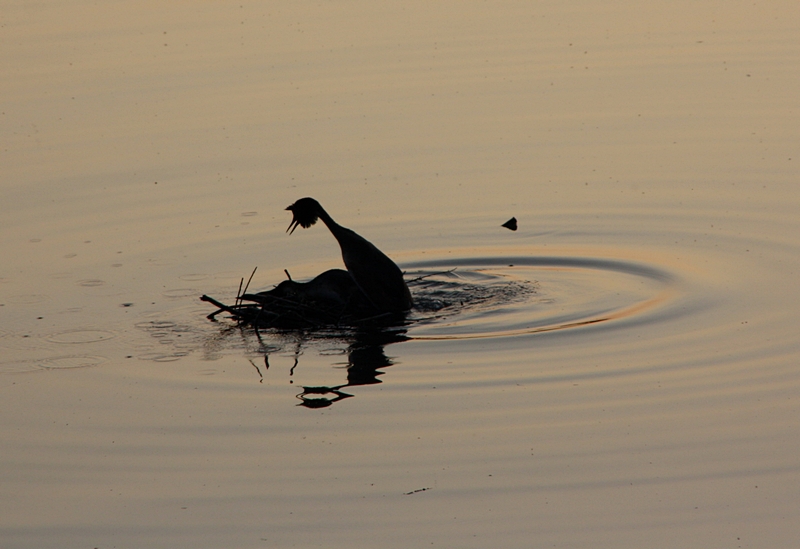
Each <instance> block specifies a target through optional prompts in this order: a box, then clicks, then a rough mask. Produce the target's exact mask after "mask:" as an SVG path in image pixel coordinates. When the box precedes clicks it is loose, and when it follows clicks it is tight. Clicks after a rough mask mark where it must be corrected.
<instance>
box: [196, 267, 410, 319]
mask: <svg viewBox="0 0 800 549" xmlns="http://www.w3.org/2000/svg"><path fill="white" fill-rule="evenodd" d="M255 272H256V269H253V273H252V274H251V275H250V278H249V279H248V281H247V283H246V284H245V283H244V279H242V280H241V281H240V283H239V290H238V291H237V292H236V299H235V300H234V302H233V304H232V305H227V304H225V303H222V302H220V301H218V300H216V299H214V298H212V297H209V296H207V295H203V296H201V297H200V299H201V300H202V301H206V302H208V303H211V304H212V305H214V306H216V307H217V310H216V311H214V312H213V313H211V314H209V315H208V316H207V318H208V319H210V320H216V317H217V315H219V314H221V313H227V314H228V315H229V317H230V318H231V319H232V320H234V321H235V322H237V323H240V324H248V325H251V326H253V327H255V328H276V329H286V330H313V329H319V328H324V327H342V328H347V327H356V328H357V327H374V326H392V325H394V326H396V325H398V324H403V322H404V315H403V314H402V313H382V312H379V311H377V310H376V309H375V307H374V306H373V305H372V303H370V301H369V300H368V299H367V297H366V296H365V295H364V294H363V292H362V291H361V290H360V289H359V288H358V286H356V284H355V282H354V281H353V279H352V277H351V276H350V274H349V273H348V272H347V271H343V270H340V269H332V270H330V271H325V272H324V273H322V274H321V275H319V276H317V277H316V278H314V279H313V280H310V281H308V282H296V281H294V280H292V278H291V276H289V273H288V272H287V271H284V272H286V276H287V278H288V280H284V281H283V282H281V283H280V284H278V285H277V286H276V287H275V288H273V289H272V290H267V291H264V292H258V293H254V294H250V293H247V290H248V287H249V286H250V282H251V281H252V279H253V275H254V274H255Z"/></svg>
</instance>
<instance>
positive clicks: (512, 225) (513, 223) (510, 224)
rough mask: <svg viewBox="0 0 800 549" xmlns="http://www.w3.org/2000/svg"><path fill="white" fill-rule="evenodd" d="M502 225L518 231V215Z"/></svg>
mask: <svg viewBox="0 0 800 549" xmlns="http://www.w3.org/2000/svg"><path fill="white" fill-rule="evenodd" d="M501 227H505V228H506V229H510V230H512V231H516V230H517V218H516V217H512V218H511V219H509V220H508V221H506V222H505V223H503V224H502V225H501Z"/></svg>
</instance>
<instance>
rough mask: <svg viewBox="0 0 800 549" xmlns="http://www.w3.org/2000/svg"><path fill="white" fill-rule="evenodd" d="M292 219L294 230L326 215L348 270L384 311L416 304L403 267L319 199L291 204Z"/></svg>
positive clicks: (289, 229)
mask: <svg viewBox="0 0 800 549" xmlns="http://www.w3.org/2000/svg"><path fill="white" fill-rule="evenodd" d="M286 209H287V210H289V211H291V212H292V215H293V218H292V222H291V223H290V224H289V228H288V229H286V230H287V232H289V234H291V233H293V232H294V230H295V229H296V228H297V226H298V225H300V226H301V227H303V228H305V229H307V228H308V227H310V226H311V225H313V224H314V223H316V222H317V219H322V222H323V223H325V225H326V226H327V227H328V229H329V230H330V231H331V233H332V234H333V236H334V238H336V241H337V242H338V243H339V247H340V248H341V250H342V259H343V260H344V266H345V267H347V272H348V273H350V276H351V277H352V278H353V280H354V281H355V283H356V285H357V286H358V287H359V288H360V289H361V291H362V292H363V293H364V295H365V296H366V297H367V299H368V300H369V301H370V302H371V303H372V305H374V306H375V309H376V311H377V312H380V313H398V312H403V311H408V310H409V309H411V307H412V306H413V305H414V303H413V301H412V300H411V292H409V291H408V286H407V285H406V283H405V280H403V273H402V271H401V270H400V268H399V267H398V266H397V265H396V264H395V263H394V261H392V260H391V259H389V258H388V257H387V256H386V254H384V253H383V252H382V251H380V250H379V249H378V248H376V247H375V246H374V245H373V244H372V243H371V242H369V241H368V240H366V239H365V238H363V237H361V236H359V235H358V234H356V233H355V232H353V231H351V230H350V229H347V228H345V227H342V226H341V225H339V224H338V223H336V222H335V221H334V220H333V218H331V216H330V215H328V212H326V211H325V210H324V209H323V208H322V206H321V205H320V203H319V202H317V201H316V200H314V199H313V198H301V199H300V200H298V201H297V202H295V203H294V204H292V205H291V206H289V207H288V208H286Z"/></svg>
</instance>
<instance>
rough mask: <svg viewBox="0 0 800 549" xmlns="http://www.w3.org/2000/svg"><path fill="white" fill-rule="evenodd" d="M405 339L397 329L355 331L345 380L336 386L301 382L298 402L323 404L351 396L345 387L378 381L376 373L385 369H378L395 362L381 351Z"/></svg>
mask: <svg viewBox="0 0 800 549" xmlns="http://www.w3.org/2000/svg"><path fill="white" fill-rule="evenodd" d="M406 339H407V338H406V336H405V334H404V333H397V332H383V331H377V332H361V333H359V334H357V335H356V338H355V340H354V341H353V342H352V343H351V344H350V345H349V346H348V348H347V382H346V383H343V384H341V385H335V386H327V385H318V386H304V387H303V388H302V389H303V391H302V392H301V393H299V394H298V395H297V398H298V399H300V404H299V405H298V406H305V407H306V408H326V407H328V406H330V405H331V404H333V403H334V402H339V401H340V400H344V399H346V398H350V397H351V396H353V395H351V394H349V393H346V392H344V389H346V388H347V387H357V386H359V385H375V384H378V383H381V380H380V379H378V376H380V375H383V374H384V372H382V371H380V370H379V369H380V368H387V367H389V366H391V365H392V364H394V363H393V362H392V360H391V359H390V358H389V357H387V356H386V354H385V353H384V347H385V346H386V345H389V344H391V343H398V342H400V341H405V340H406Z"/></svg>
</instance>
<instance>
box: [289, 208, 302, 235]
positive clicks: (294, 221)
mask: <svg viewBox="0 0 800 549" xmlns="http://www.w3.org/2000/svg"><path fill="white" fill-rule="evenodd" d="M293 205H294V204H293ZM286 209H287V210H288V211H290V212H292V222H291V223H289V227H288V228H287V229H286V232H287V233H289V234H292V233H293V232H294V230H295V229H296V228H297V226H298V225H299V224H300V222H299V221H298V220H297V215H295V213H294V210H292V206H287V207H286Z"/></svg>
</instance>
